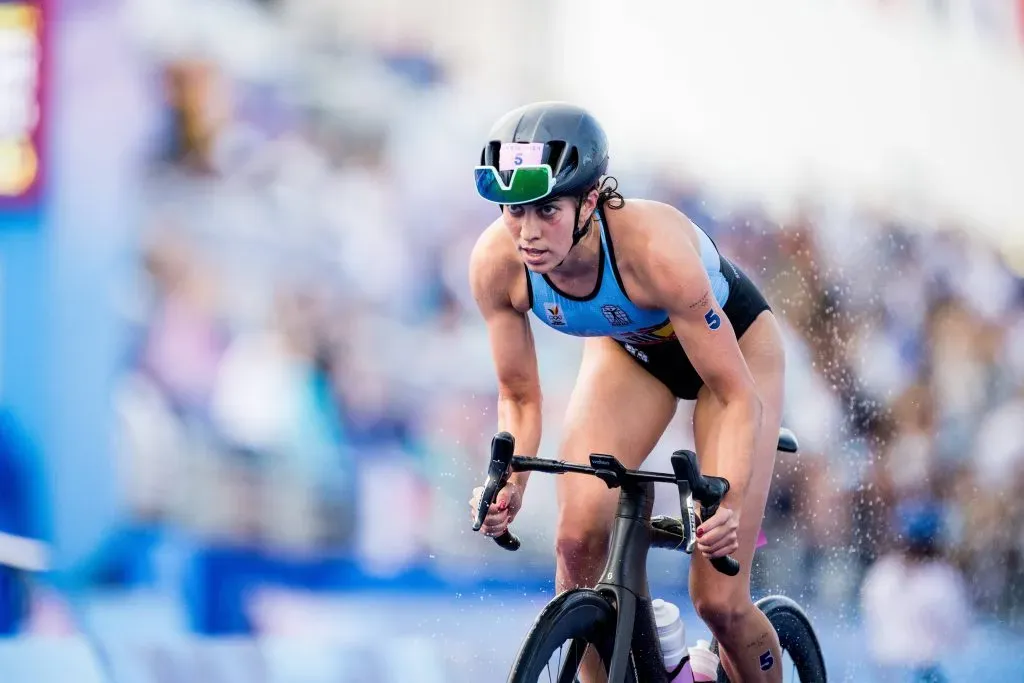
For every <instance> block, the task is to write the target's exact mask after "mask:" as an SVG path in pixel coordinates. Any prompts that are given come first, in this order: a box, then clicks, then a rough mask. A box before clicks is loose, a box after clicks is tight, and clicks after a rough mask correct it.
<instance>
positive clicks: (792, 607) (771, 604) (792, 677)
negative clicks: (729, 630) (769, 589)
mask: <svg viewBox="0 0 1024 683" xmlns="http://www.w3.org/2000/svg"><path fill="white" fill-rule="evenodd" d="M757 607H758V609H760V610H761V611H762V612H764V614H765V616H767V617H768V621H770V622H772V626H774V627H775V632H776V633H778V634H779V644H780V645H781V646H782V656H783V659H786V658H788V659H790V660H792V665H788V664H786V663H784V662H778V665H779V666H782V667H783V671H782V680H783V681H784V682H786V683H788V682H790V681H793V682H794V683H795V682H796V681H799V683H827V679H826V675H825V659H824V657H823V656H822V654H821V646H820V645H819V644H818V637H817V636H816V635H815V634H814V629H813V628H811V621H810V619H808V618H807V615H806V614H804V611H803V610H802V609H800V605H798V604H796V603H795V602H793V601H792V600H790V599H789V598H787V597H784V596H781V595H770V596H768V597H766V598H761V599H760V600H758V601H757ZM712 648H713V649H714V651H715V652H718V643H717V642H714V643H712ZM769 659H770V657H769ZM718 683H729V677H728V676H726V675H725V670H724V669H723V668H722V667H721V666H719V667H718Z"/></svg>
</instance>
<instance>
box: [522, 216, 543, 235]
mask: <svg viewBox="0 0 1024 683" xmlns="http://www.w3.org/2000/svg"><path fill="white" fill-rule="evenodd" d="M519 234H520V236H521V237H522V238H523V239H524V240H526V241H527V242H535V241H536V240H539V239H540V238H541V235H542V234H543V232H542V230H541V224H540V221H539V220H538V219H537V217H536V216H532V215H530V214H527V215H525V216H523V222H522V223H520V226H519Z"/></svg>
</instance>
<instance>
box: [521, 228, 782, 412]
mask: <svg viewBox="0 0 1024 683" xmlns="http://www.w3.org/2000/svg"><path fill="white" fill-rule="evenodd" d="M594 215H595V216H597V224H598V227H599V232H600V238H601V253H600V257H599V258H600V260H599V265H598V273H597V285H595V287H594V291H592V292H591V293H590V294H588V295H587V296H582V297H576V296H572V295H571V294H566V293H565V292H563V291H561V290H560V289H558V287H556V286H555V285H554V283H553V282H551V280H550V279H549V278H548V276H547V275H540V274H538V273H534V272H532V271H531V270H530V269H528V268H527V270H526V275H527V283H528V289H529V294H530V309H531V310H532V311H533V314H534V315H535V316H537V318H538V319H539V320H540V321H542V322H543V323H545V324H546V325H548V326H549V327H551V328H552V329H555V330H558V331H559V332H563V333H565V334H571V335H574V336H578V337H611V338H612V339H614V340H615V341H616V342H617V343H618V344H619V345H621V346H622V347H623V348H624V349H626V351H628V352H629V354H630V355H632V356H633V358H635V359H636V360H637V361H638V362H639V363H640V364H641V365H642V366H643V367H644V368H646V369H647V370H648V372H650V373H651V374H652V375H654V376H655V377H657V378H658V379H659V380H661V382H662V383H663V384H665V386H667V387H668V388H669V389H670V390H671V391H672V393H673V394H675V395H676V396H677V397H679V398H683V399H687V400H694V399H696V398H697V392H698V390H700V388H701V386H702V385H703V380H701V378H700V375H699V374H697V371H696V370H695V369H694V367H693V364H692V363H690V360H689V358H687V357H686V353H685V352H684V351H683V347H682V346H681V345H680V344H679V341H678V339H677V338H676V335H675V332H674V330H673V329H672V323H671V322H669V317H668V313H667V312H665V311H663V310H657V309H650V308H640V307H639V306H637V305H636V304H634V303H633V302H632V301H630V299H629V296H628V295H627V294H626V291H625V288H624V287H623V286H622V278H621V277H620V276H619V269H618V267H617V266H616V265H615V248H614V246H613V245H612V240H611V235H610V234H609V232H608V228H607V225H606V223H605V216H604V210H603V209H598V210H597V211H596V212H595V214H594ZM697 237H698V239H699V241H700V258H701V261H702V262H703V264H704V269H705V270H706V271H707V274H708V279H709V280H710V281H711V291H712V294H713V295H714V297H715V299H716V300H717V301H718V304H719V306H721V308H722V310H723V311H724V312H725V315H726V317H728V318H729V321H730V322H731V323H732V326H733V328H734V329H735V331H736V337H737V338H739V337H742V336H743V333H744V332H746V331H747V328H749V327H750V325H751V324H752V323H753V322H754V320H756V319H757V316H759V315H760V314H761V313H762V312H764V311H767V310H771V307H770V306H769V305H768V302H767V301H766V300H765V298H764V296H762V294H761V292H760V291H758V289H757V287H756V286H755V285H754V283H753V282H751V281H750V279H749V278H747V276H746V275H744V273H743V272H742V271H741V270H740V269H739V268H737V267H736V266H735V265H734V264H733V263H731V262H730V261H729V260H727V259H726V258H725V257H724V256H722V255H721V254H720V253H719V252H718V247H716V246H715V243H714V242H713V241H712V240H711V238H710V237H709V236H708V235H707V233H705V232H704V231H703V230H702V229H701V228H700V227H697ZM706 320H707V322H708V325H709V326H710V327H712V328H713V329H714V328H716V327H717V326H718V325H721V320H719V319H718V316H717V315H716V314H715V313H714V312H713V311H712V310H709V311H708V315H707V317H706Z"/></svg>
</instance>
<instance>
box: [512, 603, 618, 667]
mask: <svg viewBox="0 0 1024 683" xmlns="http://www.w3.org/2000/svg"><path fill="white" fill-rule="evenodd" d="M614 644H615V608H614V607H613V606H612V604H611V603H610V602H609V601H608V599H607V598H605V597H604V596H603V595H601V594H600V593H598V592H597V591H593V590H589V589H577V590H571V591H566V592H565V593H562V594H561V595H559V596H558V597H556V598H555V599H554V600H552V601H551V602H549V603H548V605H547V606H546V607H545V608H544V611H542V612H541V613H540V616H538V617H537V621H536V622H534V624H533V628H531V629H530V632H529V633H528V634H527V635H526V640H524V641H523V645H522V647H521V648H520V649H519V654H518V655H517V656H516V661H515V663H514V664H513V665H512V672H511V673H510V674H509V677H508V683H537V681H552V682H553V681H557V682H558V683H575V682H576V681H579V674H580V670H581V666H582V664H583V661H584V658H587V659H589V660H590V661H591V662H593V664H590V666H596V667H598V668H600V670H601V671H602V672H603V673H604V675H605V676H607V674H608V668H609V666H610V665H611V658H612V651H613V649H614ZM626 683H636V671H635V669H634V667H633V664H632V662H630V665H629V667H628V668H627V670H626Z"/></svg>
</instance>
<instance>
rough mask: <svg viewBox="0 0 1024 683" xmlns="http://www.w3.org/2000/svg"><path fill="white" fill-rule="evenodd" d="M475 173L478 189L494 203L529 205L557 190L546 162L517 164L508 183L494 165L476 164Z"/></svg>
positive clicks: (485, 197) (552, 173) (553, 177)
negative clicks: (529, 164) (531, 164)
mask: <svg viewBox="0 0 1024 683" xmlns="http://www.w3.org/2000/svg"><path fill="white" fill-rule="evenodd" d="M474 173H475V175H476V191H477V192H478V193H479V194H480V196H481V197H483V198H484V199H486V200H487V201H489V202H494V203H495V204H529V203H530V202H535V201H537V200H539V199H543V198H544V197H547V196H548V195H549V194H551V191H552V190H553V189H555V174H554V172H553V171H552V170H551V167H550V166H548V165H547V164H540V165H536V166H518V167H516V168H515V169H513V170H512V177H511V178H509V181H508V184H507V185H506V184H505V183H504V182H503V181H502V179H501V174H500V173H499V172H498V169H496V168H494V167H493V166H477V167H476V168H475V169H474Z"/></svg>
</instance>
